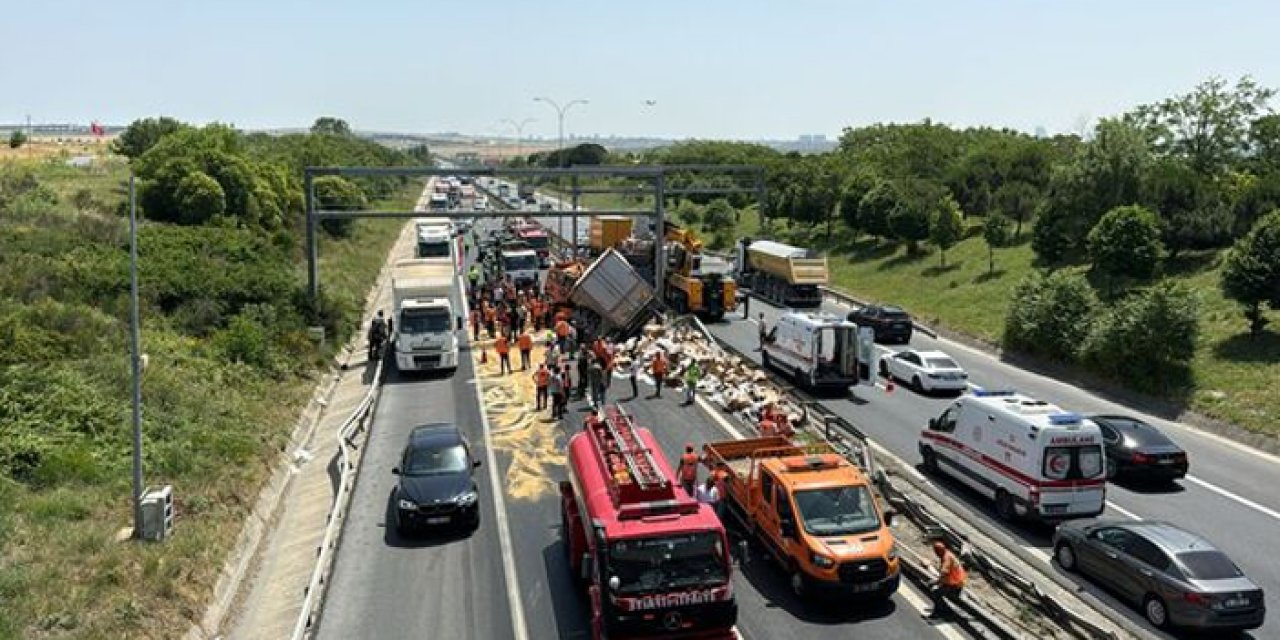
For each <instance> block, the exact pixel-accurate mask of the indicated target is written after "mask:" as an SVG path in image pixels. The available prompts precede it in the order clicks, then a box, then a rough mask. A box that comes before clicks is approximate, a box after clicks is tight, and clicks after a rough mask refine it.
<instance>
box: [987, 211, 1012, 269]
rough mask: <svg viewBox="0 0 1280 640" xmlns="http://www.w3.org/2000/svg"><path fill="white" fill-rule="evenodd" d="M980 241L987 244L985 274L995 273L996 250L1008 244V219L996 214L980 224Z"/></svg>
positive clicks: (992, 214) (988, 216)
mask: <svg viewBox="0 0 1280 640" xmlns="http://www.w3.org/2000/svg"><path fill="white" fill-rule="evenodd" d="M982 239H983V240H985V241H986V242H987V273H988V274H992V273H995V272H996V248H998V247H1003V246H1006V245H1008V244H1009V239H1010V238H1009V219H1008V218H1006V217H1004V216H1002V215H1000V214H999V213H996V212H994V211H993V212H991V213H989V214H987V219H986V220H984V221H983V222H982Z"/></svg>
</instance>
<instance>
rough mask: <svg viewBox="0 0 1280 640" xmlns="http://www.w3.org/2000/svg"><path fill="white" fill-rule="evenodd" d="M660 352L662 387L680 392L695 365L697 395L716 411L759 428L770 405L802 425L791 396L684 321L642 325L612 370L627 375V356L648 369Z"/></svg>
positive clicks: (802, 416)
mask: <svg viewBox="0 0 1280 640" xmlns="http://www.w3.org/2000/svg"><path fill="white" fill-rule="evenodd" d="M658 351H662V352H664V353H665V354H666V355H667V357H668V359H669V360H670V362H671V372H670V374H669V375H668V376H667V377H666V379H665V380H664V386H667V387H672V388H678V387H682V386H683V385H684V382H683V381H684V379H685V376H684V373H685V371H686V370H687V369H688V367H689V365H690V363H692V362H697V363H698V367H699V368H700V369H701V371H702V375H701V377H700V379H699V380H698V383H697V391H698V395H700V396H702V397H704V398H706V399H707V400H709V401H710V402H711V404H713V405H715V406H717V407H719V408H720V410H722V411H724V412H726V413H730V414H736V415H738V416H740V417H741V418H742V419H743V421H744V422H746V423H748V424H751V425H758V424H759V423H760V419H761V414H762V412H765V411H766V409H767V408H768V407H770V406H772V407H773V409H774V410H775V411H776V412H778V413H780V414H782V415H783V416H785V417H786V419H787V422H788V423H789V424H791V425H796V426H803V425H804V424H805V419H806V418H807V412H806V411H805V410H804V408H803V407H802V406H800V405H799V404H797V403H796V402H795V401H794V400H793V399H792V397H791V396H790V394H788V393H787V392H786V391H785V390H783V389H781V388H779V387H778V386H777V385H775V384H774V383H773V382H771V381H770V380H769V379H768V376H766V375H765V373H764V372H763V371H761V370H760V369H759V368H758V367H757V366H756V365H755V364H754V363H752V362H749V361H747V360H744V359H742V358H740V357H738V356H736V355H730V354H728V353H726V352H725V351H724V350H723V349H721V348H720V346H719V345H717V344H715V343H714V342H711V341H710V340H708V338H707V336H706V334H705V333H704V332H703V330H702V329H701V328H700V327H698V326H697V325H696V324H694V322H693V321H692V320H690V319H688V318H679V319H676V320H675V321H673V322H671V323H670V324H666V325H660V324H649V325H645V327H644V329H643V332H642V333H641V335H639V336H635V337H632V338H630V339H628V340H627V341H626V342H625V343H624V344H623V345H622V348H621V349H619V355H618V366H617V367H616V368H617V369H618V370H626V368H627V367H628V366H630V364H631V359H632V357H633V356H632V355H631V354H639V357H641V358H644V361H645V363H646V368H647V366H648V365H647V363H648V362H650V361H652V359H653V357H654V355H655V354H656V353H657V352H658Z"/></svg>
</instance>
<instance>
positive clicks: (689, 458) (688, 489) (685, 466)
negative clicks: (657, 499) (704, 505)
mask: <svg viewBox="0 0 1280 640" xmlns="http://www.w3.org/2000/svg"><path fill="white" fill-rule="evenodd" d="M676 475H678V476H680V486H681V487H684V492H685V493H687V494H689V497H690V498H692V497H693V491H694V485H696V484H698V454H696V453H694V452H693V445H692V444H686V445H684V453H683V454H681V455H680V466H679V467H678V468H677V469H676Z"/></svg>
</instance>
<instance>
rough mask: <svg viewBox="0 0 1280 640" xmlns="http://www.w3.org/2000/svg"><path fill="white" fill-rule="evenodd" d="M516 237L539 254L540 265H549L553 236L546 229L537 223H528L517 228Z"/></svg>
mask: <svg viewBox="0 0 1280 640" xmlns="http://www.w3.org/2000/svg"><path fill="white" fill-rule="evenodd" d="M516 238H518V239H519V240H520V241H521V242H523V243H525V244H526V245H528V246H529V248H531V249H533V250H534V252H535V253H537V254H538V263H539V266H542V267H545V266H547V263H548V260H549V259H550V257H551V236H550V235H549V234H547V231H546V229H543V228H542V227H540V226H537V225H526V226H523V227H520V228H518V229H516Z"/></svg>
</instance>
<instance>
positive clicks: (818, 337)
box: [760, 312, 870, 388]
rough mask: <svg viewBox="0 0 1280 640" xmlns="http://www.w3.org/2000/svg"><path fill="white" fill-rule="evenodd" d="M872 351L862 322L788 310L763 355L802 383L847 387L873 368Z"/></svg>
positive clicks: (767, 363) (768, 364)
mask: <svg viewBox="0 0 1280 640" xmlns="http://www.w3.org/2000/svg"><path fill="white" fill-rule="evenodd" d="M868 353H869V345H864V344H862V343H861V342H859V340H858V325H856V324H853V323H852V322H848V321H846V320H844V319H843V318H838V317H836V316H833V315H831V314H823V313H800V312H788V313H784V314H782V316H781V317H780V318H778V323H777V324H775V325H774V326H773V329H771V330H770V331H769V336H768V338H766V339H765V343H764V347H763V350H762V352H761V355H760V358H761V361H762V362H763V363H764V366H765V367H766V368H768V369H773V370H775V371H779V372H782V373H785V374H787V375H789V376H790V377H791V378H792V379H793V380H795V381H796V382H797V383H798V384H800V385H801V386H805V387H809V388H819V387H832V388H843V387H848V386H850V385H855V384H858V383H859V382H860V381H861V380H862V379H865V376H862V377H860V376H859V372H860V371H864V372H865V371H868V370H869V362H870V359H869V357H867V354H868ZM860 363H861V364H862V366H861V367H859V364H860Z"/></svg>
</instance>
